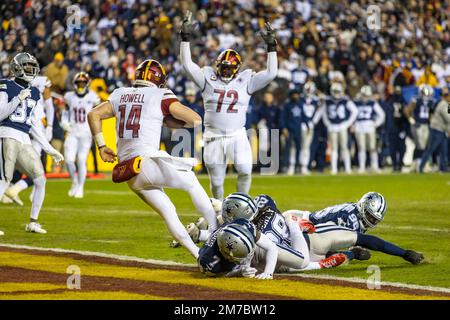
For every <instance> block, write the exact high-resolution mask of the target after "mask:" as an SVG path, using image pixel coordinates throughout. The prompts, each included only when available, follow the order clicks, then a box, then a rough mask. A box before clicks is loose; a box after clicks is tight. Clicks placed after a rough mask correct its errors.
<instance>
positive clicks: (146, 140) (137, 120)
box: [109, 87, 178, 161]
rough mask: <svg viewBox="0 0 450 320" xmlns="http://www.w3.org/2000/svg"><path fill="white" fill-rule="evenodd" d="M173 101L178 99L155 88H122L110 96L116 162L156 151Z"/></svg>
mask: <svg viewBox="0 0 450 320" xmlns="http://www.w3.org/2000/svg"><path fill="white" fill-rule="evenodd" d="M174 101H178V99H177V97H176V96H175V94H174V93H173V92H172V91H171V90H170V89H163V88H157V87H125V88H118V89H116V90H114V91H113V92H112V93H111V95H110V97H109V102H110V103H111V105H112V106H113V109H114V113H115V115H116V135H117V155H118V157H119V161H123V160H127V159H130V158H132V157H135V156H143V155H146V154H149V153H152V152H155V151H158V150H159V146H160V139H161V127H162V125H163V120H164V116H166V115H168V114H169V106H170V104H171V103H173V102H174Z"/></svg>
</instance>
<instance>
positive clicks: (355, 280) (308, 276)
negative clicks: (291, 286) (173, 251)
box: [0, 243, 450, 293]
mask: <svg viewBox="0 0 450 320" xmlns="http://www.w3.org/2000/svg"><path fill="white" fill-rule="evenodd" d="M0 247H4V248H11V249H25V250H36V251H44V252H45V251H47V252H55V253H73V254H78V255H81V256H93V257H101V258H112V259H116V260H121V261H132V262H140V263H148V264H154V265H160V266H178V267H196V266H197V265H196V264H190V263H181V262H175V261H170V260H156V259H144V258H139V257H133V256H123V255H117V254H111V253H104V252H95V251H79V250H69V249H61V248H43V247H33V246H26V245H17V244H9V243H0ZM279 275H280V276H281V275H282V276H290V277H299V278H305V279H318V280H333V281H342V282H349V283H359V284H364V283H367V280H365V279H361V278H354V277H348V278H347V277H337V276H331V275H312V274H305V273H279ZM380 285H381V287H383V286H388V287H396V288H402V289H411V290H425V291H433V292H439V293H450V288H443V287H433V286H421V285H415V284H406V283H401V282H384V281H382V282H380Z"/></svg>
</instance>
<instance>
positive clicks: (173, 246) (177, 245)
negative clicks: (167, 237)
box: [169, 240, 181, 248]
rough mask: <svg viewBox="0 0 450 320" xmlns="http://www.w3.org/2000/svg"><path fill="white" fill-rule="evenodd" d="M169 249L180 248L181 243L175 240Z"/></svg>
mask: <svg viewBox="0 0 450 320" xmlns="http://www.w3.org/2000/svg"><path fill="white" fill-rule="evenodd" d="M169 246H170V247H171V248H178V247H181V243H179V242H178V241H177V240H172V242H170V245H169Z"/></svg>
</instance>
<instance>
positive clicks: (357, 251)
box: [349, 247, 372, 261]
mask: <svg viewBox="0 0 450 320" xmlns="http://www.w3.org/2000/svg"><path fill="white" fill-rule="evenodd" d="M349 250H350V251H351V252H352V253H353V255H354V256H355V259H356V260H361V261H362V260H369V259H370V257H371V256H372V254H371V253H370V251H369V250H367V249H366V248H363V247H351V248H350V249H349Z"/></svg>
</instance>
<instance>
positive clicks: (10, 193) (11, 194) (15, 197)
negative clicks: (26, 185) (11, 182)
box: [5, 186, 23, 206]
mask: <svg viewBox="0 0 450 320" xmlns="http://www.w3.org/2000/svg"><path fill="white" fill-rule="evenodd" d="M5 196H7V197H8V198H10V199H11V200H12V201H14V203H15V204H17V205H19V206H23V201H22V199H20V197H19V189H18V188H17V187H16V186H12V187H10V188H8V189H6V191H5Z"/></svg>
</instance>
